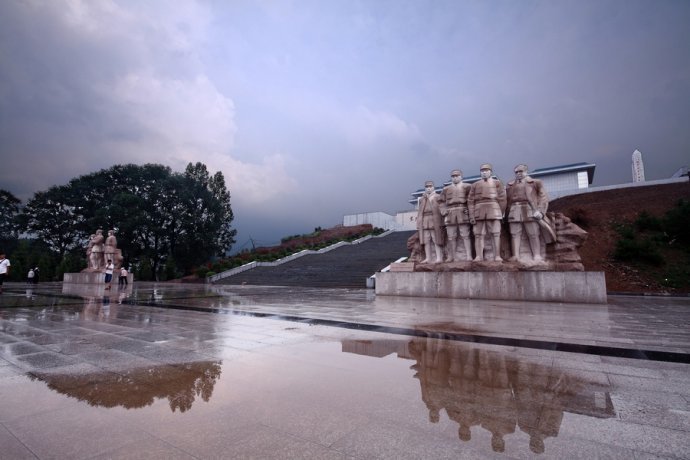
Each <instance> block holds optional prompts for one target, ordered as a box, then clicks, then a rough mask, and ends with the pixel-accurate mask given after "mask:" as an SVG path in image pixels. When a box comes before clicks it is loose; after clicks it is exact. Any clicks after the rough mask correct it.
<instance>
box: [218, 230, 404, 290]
mask: <svg viewBox="0 0 690 460" xmlns="http://www.w3.org/2000/svg"><path fill="white" fill-rule="evenodd" d="M413 233H414V232H409V231H408V232H393V233H391V234H390V235H386V236H384V237H381V238H371V239H369V240H367V241H365V242H363V243H361V244H356V245H348V246H343V247H340V248H337V249H334V250H333V251H329V252H326V253H324V254H309V255H306V256H304V257H300V258H299V259H295V260H292V261H290V262H286V263H284V264H281V265H278V266H275V267H256V268H253V269H251V270H247V271H245V272H242V273H238V274H237V275H233V276H230V277H227V278H223V279H222V280H219V281H217V282H216V283H215V284H252V285H263V286H310V287H357V288H364V287H366V279H367V277H369V276H371V275H373V274H374V273H375V272H377V271H380V270H381V269H382V268H384V267H385V266H386V265H388V264H390V263H392V262H394V261H396V260H397V259H399V258H400V257H405V256H408V255H409V252H408V250H407V239H408V238H409V237H410V236H412V234H413Z"/></svg>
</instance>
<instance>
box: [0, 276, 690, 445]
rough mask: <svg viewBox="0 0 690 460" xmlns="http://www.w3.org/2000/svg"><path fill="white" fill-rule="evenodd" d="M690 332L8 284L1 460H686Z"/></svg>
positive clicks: (290, 292) (175, 290)
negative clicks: (386, 459) (607, 459)
mask: <svg viewBox="0 0 690 460" xmlns="http://www.w3.org/2000/svg"><path fill="white" fill-rule="evenodd" d="M689 319H690V298H670V297H623V296H620V297H610V298H609V303H608V305H573V304H546V303H527V302H497V301H469V300H449V299H411V298H400V297H378V298H377V297H376V296H375V295H374V294H373V292H371V291H366V290H337V289H295V288H270V287H248V286H244V287H243V286H240V287H237V286H232V287H230V286H228V287H206V286H186V285H166V284H159V285H154V284H147V283H136V284H135V285H134V286H133V287H132V286H130V287H129V288H128V289H127V290H124V291H117V290H113V291H112V292H108V291H104V290H103V287H102V286H98V287H75V286H68V285H66V286H62V285H61V284H58V283H56V284H49V283H46V284H41V285H39V286H38V287H37V288H26V287H25V286H23V285H19V284H14V285H13V284H9V285H7V284H6V286H5V292H4V293H3V294H2V295H0V458H3V459H4V458H9V459H14V458H41V459H43V458H60V459H62V458H70V459H73V458H75V459H81V458H166V459H168V458H281V459H283V458H318V459H322V458H326V459H327V458H361V459H369V458H395V459H400V458H430V459H436V458H472V459H475V458H587V459H590V458H625V459H631V458H632V459H636V458H639V459H650V458H689V457H690V433H689V431H690V372H689V371H690V364H688V361H689V359H688V358H689V357H690V328H689V327H688V325H689V323H690V321H689ZM619 351H620V354H619V353H618V352H619ZM617 355H620V356H629V357H627V358H620V357H616V356H617Z"/></svg>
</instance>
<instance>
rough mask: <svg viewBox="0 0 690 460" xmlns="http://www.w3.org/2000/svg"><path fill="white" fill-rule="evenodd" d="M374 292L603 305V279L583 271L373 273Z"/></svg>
mask: <svg viewBox="0 0 690 460" xmlns="http://www.w3.org/2000/svg"><path fill="white" fill-rule="evenodd" d="M376 295H397V296H406V297H442V298H452V299H492V300H524V301H531V302H565V303H593V304H605V303H606V279H605V277H604V272H584V271H444V272H441V271H414V272H403V271H396V272H393V271H389V272H383V273H377V274H376Z"/></svg>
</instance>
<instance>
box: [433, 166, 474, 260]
mask: <svg viewBox="0 0 690 460" xmlns="http://www.w3.org/2000/svg"><path fill="white" fill-rule="evenodd" d="M450 177H451V180H452V183H451V184H450V185H448V186H446V187H444V188H443V191H442V192H441V193H440V194H439V201H440V203H441V215H443V216H444V217H445V224H446V232H447V233H448V239H447V241H446V247H447V251H448V254H447V259H446V260H448V262H453V261H455V258H456V253H455V251H456V250H457V243H458V239H461V240H462V242H463V244H464V248H465V259H466V260H472V242H471V241H470V216H469V211H468V209H467V195H468V194H469V193H470V185H469V184H463V183H462V171H461V170H459V169H454V170H453V171H451V173H450ZM458 237H459V238H458Z"/></svg>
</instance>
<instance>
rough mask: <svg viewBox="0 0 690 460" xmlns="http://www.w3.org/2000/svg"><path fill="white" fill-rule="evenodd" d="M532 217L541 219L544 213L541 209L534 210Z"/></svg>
mask: <svg viewBox="0 0 690 460" xmlns="http://www.w3.org/2000/svg"><path fill="white" fill-rule="evenodd" d="M532 217H534V218H535V219H537V220H542V219H543V218H544V214H543V213H542V212H541V211H535V212H534V214H533V215H532Z"/></svg>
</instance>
